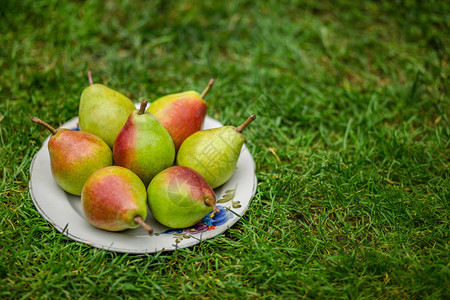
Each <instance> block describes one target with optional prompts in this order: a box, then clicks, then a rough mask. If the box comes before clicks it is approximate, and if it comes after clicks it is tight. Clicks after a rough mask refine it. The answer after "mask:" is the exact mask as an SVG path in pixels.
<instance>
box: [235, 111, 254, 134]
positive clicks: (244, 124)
mask: <svg viewBox="0 0 450 300" xmlns="http://www.w3.org/2000/svg"><path fill="white" fill-rule="evenodd" d="M255 119H256V116H255V115H251V116H250V117H248V119H247V120H245V122H244V123H242V124H241V125H239V126H238V127H236V128H235V130H236V131H237V132H239V133H242V131H243V130H244V129H245V127H247V126H248V124H250V123H251V122H253V121H254V120H255Z"/></svg>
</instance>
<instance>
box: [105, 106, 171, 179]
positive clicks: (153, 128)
mask: <svg viewBox="0 0 450 300" xmlns="http://www.w3.org/2000/svg"><path fill="white" fill-rule="evenodd" d="M146 105H147V101H145V100H144V101H142V103H141V107H140V109H139V110H135V111H133V112H132V113H131V114H130V116H129V117H128V120H127V122H126V123H125V125H124V126H123V128H122V130H121V131H120V132H119V134H118V135H117V138H116V141H115V142H114V146H113V157H114V163H115V164H116V165H118V166H122V167H125V168H127V169H130V170H131V171H133V172H134V173H136V174H137V175H138V176H139V178H141V180H142V181H143V182H144V184H145V186H147V185H148V184H149V183H150V180H152V178H153V177H154V176H155V175H156V174H158V173H159V172H161V171H162V170H164V169H166V168H168V167H170V166H172V165H173V162H174V160H175V147H174V144H173V141H172V138H171V137H170V134H169V133H168V132H167V130H166V129H165V128H164V127H163V126H162V125H161V124H160V123H159V122H158V120H157V119H156V118H155V116H153V115H152V114H151V113H149V112H145V107H146Z"/></svg>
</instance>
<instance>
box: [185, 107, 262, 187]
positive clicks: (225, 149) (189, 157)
mask: <svg viewBox="0 0 450 300" xmlns="http://www.w3.org/2000/svg"><path fill="white" fill-rule="evenodd" d="M255 118H256V116H255V115H252V116H250V117H249V118H248V119H247V120H246V121H245V122H244V123H242V124H241V125H239V126H238V127H233V126H223V127H219V128H213V129H207V130H202V131H199V132H196V133H194V134H193V135H191V136H190V137H188V138H187V139H186V140H185V141H184V142H183V144H182V145H181V147H180V149H179V150H178V153H177V164H178V165H180V166H185V167H189V168H191V169H194V170H195V171H197V172H198V173H200V174H201V175H202V176H203V177H204V178H205V180H206V182H208V184H209V185H210V186H211V187H212V188H213V189H214V188H216V187H219V186H221V185H222V184H224V183H225V182H227V181H228V180H229V179H230V178H231V176H232V175H233V173H234V170H235V168H236V164H237V161H238V159H239V155H240V153H241V149H242V145H244V141H245V138H244V135H243V134H242V131H243V130H244V128H245V127H247V125H248V124H250V123H251V122H253V120H255Z"/></svg>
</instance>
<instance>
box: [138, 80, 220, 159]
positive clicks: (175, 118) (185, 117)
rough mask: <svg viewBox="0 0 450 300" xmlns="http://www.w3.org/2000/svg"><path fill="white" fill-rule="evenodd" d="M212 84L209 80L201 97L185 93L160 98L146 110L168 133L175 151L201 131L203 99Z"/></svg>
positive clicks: (212, 81) (203, 112) (205, 107)
mask: <svg viewBox="0 0 450 300" xmlns="http://www.w3.org/2000/svg"><path fill="white" fill-rule="evenodd" d="M213 84H214V79H211V80H210V81H209V83H208V86H207V87H206V88H205V90H204V91H203V92H202V94H201V95H200V94H199V93H197V92H196V91H187V92H183V93H176V94H170V95H167V96H164V97H161V98H159V99H157V100H155V101H154V102H153V103H152V104H151V105H150V106H149V108H148V109H147V111H148V112H151V113H152V114H153V115H154V116H155V117H156V119H158V121H159V122H160V123H161V124H162V125H163V126H164V128H166V129H167V131H168V132H169V133H170V136H171V137H172V139H173V142H174V144H175V150H176V151H178V148H180V146H181V144H182V143H183V141H184V140H185V139H186V138H187V137H188V136H190V135H192V134H193V133H195V132H197V131H199V130H200V129H201V127H202V124H203V120H204V119H205V116H206V109H207V106H206V103H205V101H204V100H203V99H204V98H205V96H206V94H208V92H209V90H210V89H211V87H212V86H213Z"/></svg>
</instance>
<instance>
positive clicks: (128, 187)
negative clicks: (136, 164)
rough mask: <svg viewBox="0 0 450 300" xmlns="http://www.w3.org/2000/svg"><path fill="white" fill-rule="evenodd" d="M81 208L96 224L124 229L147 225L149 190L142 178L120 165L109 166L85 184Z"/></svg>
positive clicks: (88, 219) (101, 226)
mask: <svg viewBox="0 0 450 300" xmlns="http://www.w3.org/2000/svg"><path fill="white" fill-rule="evenodd" d="M81 207H82V210H83V213H84V216H85V217H86V220H87V221H88V222H89V223H90V224H91V225H93V226H95V227H97V228H100V229H104V230H108V231H122V230H125V229H129V228H136V227H138V226H139V225H141V226H142V227H144V229H145V230H147V232H148V233H149V234H152V233H153V229H152V228H151V227H150V226H149V225H148V224H146V223H145V222H144V220H145V218H146V217H147V191H146V189H145V186H144V184H143V183H142V181H141V179H139V177H138V176H137V175H136V174H134V173H133V172H132V171H130V170H128V169H126V168H122V167H119V166H111V167H106V168H103V169H101V170H98V171H97V172H95V173H94V174H92V175H91V176H90V177H89V178H88V180H87V181H86V183H85V184H84V186H83V191H82V193H81Z"/></svg>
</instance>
